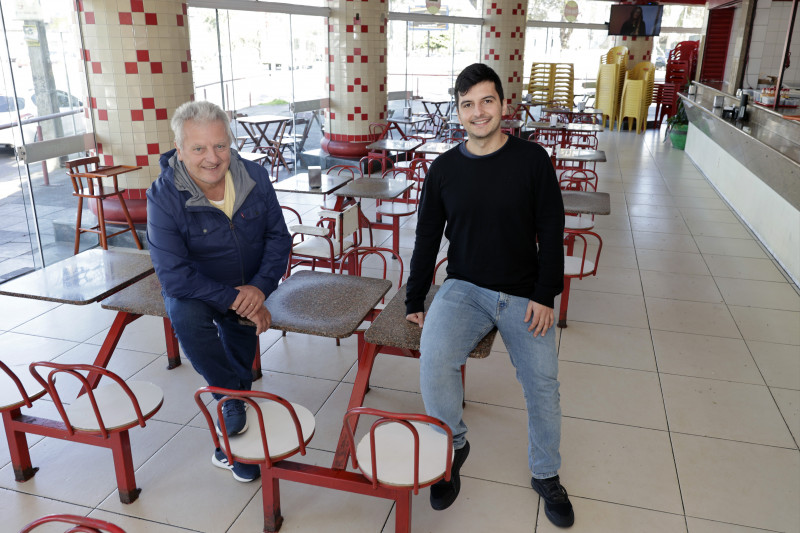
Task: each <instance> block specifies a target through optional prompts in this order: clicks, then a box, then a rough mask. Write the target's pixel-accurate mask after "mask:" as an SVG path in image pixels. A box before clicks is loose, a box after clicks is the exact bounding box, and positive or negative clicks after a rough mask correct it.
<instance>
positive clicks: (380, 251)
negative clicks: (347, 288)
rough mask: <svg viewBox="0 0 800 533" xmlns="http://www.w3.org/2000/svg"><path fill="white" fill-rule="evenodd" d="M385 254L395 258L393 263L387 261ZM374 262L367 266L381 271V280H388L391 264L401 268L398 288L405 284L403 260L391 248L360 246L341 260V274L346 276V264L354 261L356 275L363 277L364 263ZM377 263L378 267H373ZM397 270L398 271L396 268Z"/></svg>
mask: <svg viewBox="0 0 800 533" xmlns="http://www.w3.org/2000/svg"><path fill="white" fill-rule="evenodd" d="M384 254H389V256H390V257H392V258H393V261H391V262H390V261H387V260H386V256H385V255H384ZM370 259H371V260H373V261H372V262H370V264H369V265H368V266H367V268H371V269H381V270H382V272H383V275H382V278H381V279H388V278H387V277H386V276H387V273H388V271H389V265H390V264H391V265H392V266H393V267H396V266H399V267H400V268H399V276H398V278H397V287H400V286H401V285H402V284H403V270H404V267H403V258H402V257H400V254H398V253H397V252H395V251H394V250H392V249H391V248H382V247H380V246H359V247H357V248H353V249H352V250H350V251H349V252H347V253H346V254H345V255H344V257H342V260H341V265H342V266H341V268H340V269H339V272H340V273H341V274H344V272H345V270H347V268H346V263H347V262H348V260H351V261H353V264H354V265H355V269H354V271H355V275H356V276H361V275H362V273H361V272H362V269H363V268H364V262H365V261H367V260H370ZM373 262H374V263H376V264H377V266H375V265H373V264H372V263H373ZM395 270H397V269H396V268H395Z"/></svg>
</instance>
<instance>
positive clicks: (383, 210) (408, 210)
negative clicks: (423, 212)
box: [375, 202, 417, 217]
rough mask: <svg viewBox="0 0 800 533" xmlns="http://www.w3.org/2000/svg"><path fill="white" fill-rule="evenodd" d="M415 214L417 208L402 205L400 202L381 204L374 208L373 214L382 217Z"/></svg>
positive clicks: (412, 205) (411, 205)
mask: <svg viewBox="0 0 800 533" xmlns="http://www.w3.org/2000/svg"><path fill="white" fill-rule="evenodd" d="M416 212H417V206H416V205H414V204H404V203H402V202H392V203H386V204H381V205H379V206H378V207H377V208H375V213H377V214H378V215H384V216H394V217H406V216H408V215H413V214H414V213H416Z"/></svg>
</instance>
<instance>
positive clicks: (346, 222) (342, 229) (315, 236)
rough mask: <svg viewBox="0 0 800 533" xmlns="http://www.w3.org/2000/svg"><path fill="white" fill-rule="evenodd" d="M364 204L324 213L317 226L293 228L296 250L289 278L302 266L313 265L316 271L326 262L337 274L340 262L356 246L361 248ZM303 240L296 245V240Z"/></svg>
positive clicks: (291, 259)
mask: <svg viewBox="0 0 800 533" xmlns="http://www.w3.org/2000/svg"><path fill="white" fill-rule="evenodd" d="M360 213H361V204H360V203H355V204H353V205H350V206H348V207H346V208H344V209H343V210H342V211H332V210H329V209H322V210H320V211H319V216H320V219H319V221H318V222H317V225H316V226H309V225H304V224H298V225H295V226H292V227H290V228H289V231H290V232H291V233H292V243H293V244H292V250H291V252H290V255H289V266H288V270H287V272H286V275H287V276H288V275H290V274H291V269H292V268H293V267H295V266H297V265H299V264H307V263H310V264H311V269H312V270H314V269H316V266H317V263H319V262H322V263H324V264H325V265H326V266H328V267H329V268H330V269H331V272H333V273H335V272H336V269H337V267H338V261H339V260H340V259H341V258H342V257H343V256H344V255H345V254H346V253H347V252H348V251H349V250H350V249H351V248H353V247H354V246H358V245H360V244H361V227H360V224H359V221H360V220H359V218H360ZM298 235H299V236H301V237H302V239H303V240H301V241H299V242H295V237H296V236H298Z"/></svg>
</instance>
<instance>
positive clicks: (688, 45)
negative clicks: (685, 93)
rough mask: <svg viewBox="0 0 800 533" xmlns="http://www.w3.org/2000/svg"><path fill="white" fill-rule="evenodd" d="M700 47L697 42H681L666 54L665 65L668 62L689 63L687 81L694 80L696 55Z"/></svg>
mask: <svg viewBox="0 0 800 533" xmlns="http://www.w3.org/2000/svg"><path fill="white" fill-rule="evenodd" d="M699 47H700V42H699V41H681V42H679V43H678V44H676V45H675V48H673V49H672V50H670V51H669V54H667V64H668V65H669V62H670V61H687V62H688V63H689V79H690V80H692V79H694V76H695V74H696V73H697V54H698V48H699Z"/></svg>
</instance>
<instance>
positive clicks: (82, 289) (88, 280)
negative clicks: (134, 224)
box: [0, 249, 153, 305]
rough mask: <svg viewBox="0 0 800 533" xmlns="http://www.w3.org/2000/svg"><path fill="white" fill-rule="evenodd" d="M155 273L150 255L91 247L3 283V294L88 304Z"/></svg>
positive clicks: (1, 287)
mask: <svg viewBox="0 0 800 533" xmlns="http://www.w3.org/2000/svg"><path fill="white" fill-rule="evenodd" d="M152 273H153V264H152V262H151V261H150V255H148V254H144V253H136V252H120V251H116V250H101V249H91V250H87V251H85V252H81V253H79V254H78V255H74V256H72V257H70V258H68V259H64V260H63V261H59V262H57V263H53V264H52V265H48V266H46V267H44V268H42V269H40V270H36V271H34V272H31V273H30V274H26V275H24V276H22V277H19V278H16V279H12V280H11V281H7V282H5V283H3V284H2V285H0V294H1V295H5V296H17V297H20V298H31V299H34V300H46V301H48V302H59V303H68V304H75V305H85V304H89V303H92V302H97V301H100V300H102V299H104V298H106V297H108V296H110V295H111V294H114V293H115V292H117V291H119V290H121V289H124V288H125V287H127V286H128V285H131V284H132V283H135V282H137V281H139V280H140V279H142V278H144V277H145V276H147V275H149V274H152Z"/></svg>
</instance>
